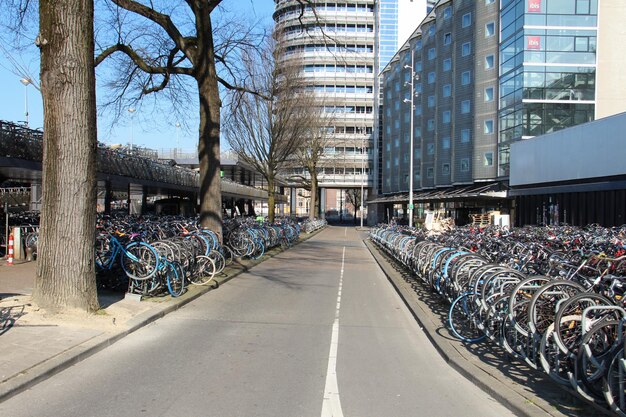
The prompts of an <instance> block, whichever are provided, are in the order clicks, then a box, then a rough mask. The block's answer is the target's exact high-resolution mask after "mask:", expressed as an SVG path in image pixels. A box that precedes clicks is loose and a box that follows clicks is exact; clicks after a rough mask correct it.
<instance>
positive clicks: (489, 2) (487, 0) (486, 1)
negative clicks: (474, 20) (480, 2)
mask: <svg viewBox="0 0 626 417" xmlns="http://www.w3.org/2000/svg"><path fill="white" fill-rule="evenodd" d="M495 2H496V0H485V4H493V3H495Z"/></svg>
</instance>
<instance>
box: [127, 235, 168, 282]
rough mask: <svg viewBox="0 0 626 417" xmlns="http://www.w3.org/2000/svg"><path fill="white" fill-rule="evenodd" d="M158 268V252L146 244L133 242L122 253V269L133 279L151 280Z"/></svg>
mask: <svg viewBox="0 0 626 417" xmlns="http://www.w3.org/2000/svg"><path fill="white" fill-rule="evenodd" d="M158 266H159V256H158V254H157V251H156V250H154V248H153V247H152V246H150V245H149V244H147V243H145V242H132V243H131V244H129V245H128V246H126V248H125V249H124V251H123V252H122V269H123V270H124V272H125V273H126V275H127V276H128V277H129V278H131V279H136V280H145V279H149V278H151V277H152V276H153V275H154V274H155V273H156V271H157V269H158Z"/></svg>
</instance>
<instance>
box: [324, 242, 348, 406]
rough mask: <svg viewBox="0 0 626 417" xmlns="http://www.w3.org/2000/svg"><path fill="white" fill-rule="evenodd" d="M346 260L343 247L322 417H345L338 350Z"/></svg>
mask: <svg viewBox="0 0 626 417" xmlns="http://www.w3.org/2000/svg"><path fill="white" fill-rule="evenodd" d="M345 260H346V247H345V246H344V247H343V254H342V256H341V274H340V275H339V290H338V291H337V308H336V310H335V321H334V323H333V331H332V336H331V338H330V353H329V354H328V369H327V370H326V386H325V387H324V400H323V401H322V417H343V411H341V400H340V399H339V385H338V384H337V349H338V347H339V309H340V308H341V289H342V287H343V271H344V265H345Z"/></svg>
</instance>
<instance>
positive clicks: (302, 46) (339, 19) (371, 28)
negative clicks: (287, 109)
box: [274, 0, 426, 206]
mask: <svg viewBox="0 0 626 417" xmlns="http://www.w3.org/2000/svg"><path fill="white" fill-rule="evenodd" d="M420 8H421V10H420ZM400 13H401V14H402V18H401V19H400V18H399V16H400ZM425 14H426V2H425V1H424V0H420V1H417V0H416V1H411V0H381V1H374V0H346V1H342V2H334V1H333V2H330V1H323V0H315V1H312V2H307V3H306V4H302V3H301V2H297V1H295V0H276V10H275V12H274V20H275V23H276V28H277V29H278V30H279V31H281V36H279V38H278V39H279V44H280V45H279V46H280V49H281V50H283V51H285V52H284V56H283V57H282V59H283V60H284V61H285V62H288V63H289V64H293V63H294V62H295V63H297V64H298V65H301V66H302V71H303V73H304V77H305V82H306V83H307V85H308V87H309V89H310V90H312V91H314V92H315V93H316V95H317V97H319V103H320V107H321V108H322V109H323V111H324V112H325V113H326V114H328V115H330V116H331V120H332V122H331V123H330V126H328V132H329V135H330V138H329V141H328V144H327V146H326V147H325V150H324V155H323V157H322V162H321V164H320V166H319V168H318V169H319V172H318V179H319V182H320V183H319V186H320V187H321V189H322V192H321V198H322V206H324V204H325V189H328V188H335V189H345V188H357V187H360V186H361V184H364V185H365V187H366V188H371V187H372V185H373V181H372V177H371V175H370V168H371V167H372V157H373V154H374V153H373V151H372V145H373V130H374V123H375V119H376V118H375V108H376V96H377V92H378V85H377V73H378V69H379V67H380V60H388V59H389V58H391V56H393V54H394V53H395V51H396V50H397V48H398V43H399V40H398V39H399V36H402V35H400V33H404V34H405V36H407V37H408V36H409V34H410V30H409V31H405V32H402V31H401V30H400V28H401V27H402V26H405V27H409V28H412V27H414V26H415V25H416V24H417V23H418V22H419V21H421V19H422V18H423V16H424V15H425ZM411 16H413V17H411ZM291 174H294V175H303V176H305V177H306V176H307V175H308V173H307V172H306V170H305V169H304V168H295V169H293V170H292V172H291Z"/></svg>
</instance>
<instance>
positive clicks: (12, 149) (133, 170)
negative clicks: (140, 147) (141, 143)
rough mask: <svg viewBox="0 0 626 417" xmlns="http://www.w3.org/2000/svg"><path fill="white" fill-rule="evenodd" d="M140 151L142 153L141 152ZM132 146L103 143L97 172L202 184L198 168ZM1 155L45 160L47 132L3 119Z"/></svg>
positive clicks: (193, 185) (98, 157)
mask: <svg viewBox="0 0 626 417" xmlns="http://www.w3.org/2000/svg"><path fill="white" fill-rule="evenodd" d="M138 153H139V154H138ZM143 154H144V152H140V151H137V152H136V151H135V150H134V149H128V148H117V149H113V148H111V147H107V146H105V145H102V144H100V145H99V146H98V154H97V171H98V172H100V173H104V174H111V175H120V176H124V177H129V178H137V179H143V180H149V181H155V182H161V183H166V184H172V185H179V186H185V187H198V184H199V183H200V174H199V173H198V172H196V171H194V170H191V169H187V168H181V167H178V166H171V165H169V164H167V163H162V162H159V161H157V160H155V159H153V158H150V157H147V156H144V155H143ZM0 156H3V157H7V158H16V159H24V160H28V161H35V162H41V160H42V158H43V132H42V131H40V130H34V129H29V128H27V127H24V126H21V125H18V124H15V123H11V122H6V121H1V120H0Z"/></svg>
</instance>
